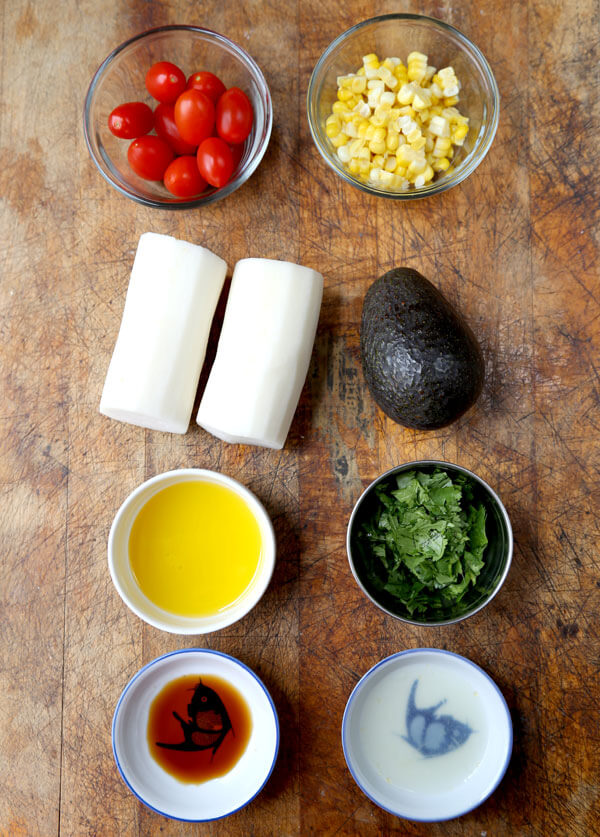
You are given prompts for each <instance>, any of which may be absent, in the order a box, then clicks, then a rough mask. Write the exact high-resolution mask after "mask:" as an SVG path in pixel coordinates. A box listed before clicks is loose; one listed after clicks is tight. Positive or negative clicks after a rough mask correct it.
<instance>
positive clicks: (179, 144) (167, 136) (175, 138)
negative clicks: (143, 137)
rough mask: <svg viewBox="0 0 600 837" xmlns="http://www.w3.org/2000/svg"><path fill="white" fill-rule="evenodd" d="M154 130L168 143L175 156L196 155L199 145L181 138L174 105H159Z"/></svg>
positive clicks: (155, 111)
mask: <svg viewBox="0 0 600 837" xmlns="http://www.w3.org/2000/svg"><path fill="white" fill-rule="evenodd" d="M154 128H155V130H156V133H157V134H158V136H159V137H160V138H161V139H164V141H165V142H167V143H168V144H169V145H170V146H171V148H172V149H173V151H174V152H175V154H195V153H196V149H197V147H198V146H197V145H192V143H191V142H186V141H185V140H184V139H182V138H181V134H180V133H179V131H178V130H177V125H176V124H175V108H174V107H173V105H157V106H156V107H155V108H154Z"/></svg>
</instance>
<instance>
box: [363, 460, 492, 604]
mask: <svg viewBox="0 0 600 837" xmlns="http://www.w3.org/2000/svg"><path fill="white" fill-rule="evenodd" d="M375 495H376V498H377V501H378V502H377V505H376V507H375V508H374V509H373V511H372V513H371V514H370V516H369V517H368V519H366V520H364V521H363V522H362V524H361V525H360V527H359V530H358V535H357V544H356V545H357V549H358V554H359V557H360V561H361V564H362V567H363V571H364V574H365V576H366V582H367V583H368V584H369V585H370V586H371V587H372V588H373V589H374V590H375V591H377V590H379V591H385V592H386V593H387V594H388V595H389V596H391V597H393V598H394V599H396V600H397V601H398V602H399V603H400V604H402V606H403V607H404V608H405V609H406V611H407V612H408V613H409V615H412V614H414V613H418V614H421V615H423V614H434V613H436V612H437V613H439V612H440V611H443V610H444V609H448V608H449V607H451V606H452V605H455V604H457V603H459V602H460V601H461V599H462V598H463V597H464V595H465V593H466V592H467V590H468V589H469V587H470V586H475V585H476V582H477V578H478V576H479V574H480V572H481V570H482V569H483V567H484V560H483V556H484V552H485V548H486V546H487V543H488V540H487V536H486V531H485V517H486V513H485V507H484V505H483V504H482V503H475V499H474V491H473V486H472V483H471V481H470V480H469V479H468V478H467V477H466V476H463V475H462V474H459V475H457V476H456V477H454V479H452V478H451V477H450V476H449V474H448V473H447V472H446V471H443V470H442V469H439V468H436V469H435V470H434V471H433V473H431V474H427V473H424V472H421V471H405V472H403V473H401V474H398V475H397V477H396V479H395V487H394V486H390V485H389V484H380V485H378V486H377V487H376V488H375Z"/></svg>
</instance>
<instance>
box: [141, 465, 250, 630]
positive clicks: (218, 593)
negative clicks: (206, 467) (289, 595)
mask: <svg viewBox="0 0 600 837" xmlns="http://www.w3.org/2000/svg"><path fill="white" fill-rule="evenodd" d="M261 559H262V539H261V533H260V528H259V525H258V522H257V520H256V518H255V516H254V514H253V512H252V510H251V509H250V508H249V506H248V504H247V503H246V502H245V501H244V500H243V499H242V497H240V496H239V494H237V493H236V492H235V491H233V490H232V489H230V488H228V487H226V486H224V485H219V484H217V483H215V482H210V481H203V480H191V481H185V482H177V483H174V484H173V485H169V486H167V487H166V488H163V489H162V490H161V491H159V492H157V493H156V494H154V495H153V496H152V497H151V498H150V499H149V500H148V502H147V503H145V505H144V506H143V507H142V508H141V509H140V511H139V512H138V515H137V517H136V518H135V520H134V522H133V526H132V528H131V533H130V536H129V561H130V564H131V569H132V572H133V575H134V577H135V580H136V582H137V584H138V585H139V587H140V589H141V590H142V592H143V593H144V594H145V595H146V596H147V597H148V599H150V601H151V602H153V603H154V604H155V605H156V606H157V607H160V608H162V609H163V610H166V611H168V612H169V613H173V614H176V615H177V616H186V617H204V616H212V615H215V614H217V613H220V612H222V611H224V610H226V609H227V608H229V607H231V606H232V605H233V604H235V603H236V602H237V601H239V600H240V599H241V598H242V597H243V596H244V594H245V593H246V592H247V591H248V590H249V589H250V588H251V587H252V584H253V581H254V579H255V578H256V576H257V574H258V571H259V569H260V566H261Z"/></svg>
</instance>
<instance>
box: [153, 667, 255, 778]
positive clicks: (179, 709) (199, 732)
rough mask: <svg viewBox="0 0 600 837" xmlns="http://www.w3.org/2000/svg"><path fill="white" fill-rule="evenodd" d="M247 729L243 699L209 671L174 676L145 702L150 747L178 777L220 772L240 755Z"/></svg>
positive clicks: (247, 713)
mask: <svg viewBox="0 0 600 837" xmlns="http://www.w3.org/2000/svg"><path fill="white" fill-rule="evenodd" d="M251 731H252V718H251V715H250V709H249V708H248V705H247V703H246V701H245V700H244V698H243V697H242V695H241V694H240V693H239V692H238V690H237V689H236V688H235V687H234V686H232V684H231V683H229V682H228V681H227V680H223V678H221V677H217V676H215V675H213V674H188V675H185V676H184V677H178V678H177V679H176V680H172V681H171V682H170V683H167V685H166V686H165V687H164V688H163V689H162V690H161V691H160V692H159V693H158V695H157V696H156V697H155V698H154V700H153V701H152V704H151V705H150V714H149V717H148V733H147V735H148V746H149V747H150V753H151V754H152V756H153V758H154V759H155V760H156V761H157V762H158V764H160V766H161V767H162V768H163V770H166V771H167V773H170V774H171V776H174V777H175V778H176V779H179V781H180V782H193V783H198V782H206V781H207V780H208V779H214V778H216V777H217V776H224V775H225V773H228V772H229V771H230V770H231V769H232V767H234V765H235V764H237V762H238V761H239V759H240V758H241V756H242V755H243V753H244V750H245V749H246V746H247V744H248V740H249V738H250V732H251Z"/></svg>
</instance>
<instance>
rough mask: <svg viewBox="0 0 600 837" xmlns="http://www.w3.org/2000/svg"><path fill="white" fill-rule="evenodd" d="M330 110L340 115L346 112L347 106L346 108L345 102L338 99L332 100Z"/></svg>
mask: <svg viewBox="0 0 600 837" xmlns="http://www.w3.org/2000/svg"><path fill="white" fill-rule="evenodd" d="M331 110H332V111H333V112H334V113H337V114H338V116H341V115H342V114H343V113H348V108H347V106H346V104H345V102H339V101H338V102H334V103H333V105H332V106H331Z"/></svg>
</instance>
